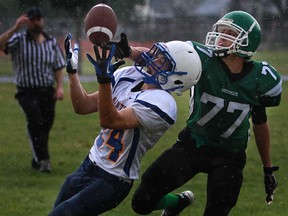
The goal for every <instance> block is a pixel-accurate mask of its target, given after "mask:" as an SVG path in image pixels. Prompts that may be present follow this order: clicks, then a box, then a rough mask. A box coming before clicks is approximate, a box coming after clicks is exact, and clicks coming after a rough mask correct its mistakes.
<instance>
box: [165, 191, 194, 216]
mask: <svg viewBox="0 0 288 216" xmlns="http://www.w3.org/2000/svg"><path fill="white" fill-rule="evenodd" d="M177 196H179V203H178V206H176V207H175V208H170V209H164V210H163V211H162V213H161V216H178V215H179V214H180V212H182V211H183V210H184V209H185V208H187V207H188V206H189V205H191V204H192V203H193V201H194V199H195V197H194V194H193V193H192V192H191V191H188V190H187V191H183V192H182V193H179V194H177Z"/></svg>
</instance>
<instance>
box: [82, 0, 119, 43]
mask: <svg viewBox="0 0 288 216" xmlns="http://www.w3.org/2000/svg"><path fill="white" fill-rule="evenodd" d="M84 29H85V32H86V36H87V38H88V39H89V40H90V42H91V43H93V44H94V45H97V46H100V45H101V43H103V42H109V41H110V40H111V39H112V38H113V36H114V34H115V32H116V30H117V17H116V14H115V12H114V11H113V9H112V8H111V7H110V6H109V5H107V4H104V3H101V4H97V5H95V6H94V7H92V8H91V9H90V10H89V11H88V13H87V15H86V17H85V20H84Z"/></svg>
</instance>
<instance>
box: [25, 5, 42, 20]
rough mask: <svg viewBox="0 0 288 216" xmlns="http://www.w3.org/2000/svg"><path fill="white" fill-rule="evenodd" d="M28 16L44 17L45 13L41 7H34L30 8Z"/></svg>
mask: <svg viewBox="0 0 288 216" xmlns="http://www.w3.org/2000/svg"><path fill="white" fill-rule="evenodd" d="M27 17H28V18H29V19H33V18H35V17H43V13H42V11H41V10H40V9H39V8H37V7H32V8H31V9H29V10H28V12H27Z"/></svg>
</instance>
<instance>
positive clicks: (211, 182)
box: [204, 165, 243, 216]
mask: <svg viewBox="0 0 288 216" xmlns="http://www.w3.org/2000/svg"><path fill="white" fill-rule="evenodd" d="M242 171H243V169H242V167H239V166H235V165H223V166H219V167H217V168H215V169H214V170H213V171H212V172H210V173H208V182H207V203H206V208H205V213H204V215H205V216H214V215H217V216H226V215H228V214H229V212H230V211H231V209H232V208H233V207H234V206H235V205H236V202H237V199H238V196H239V193H240V188H241V185H242V181H243V173H242Z"/></svg>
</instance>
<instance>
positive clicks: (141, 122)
mask: <svg viewBox="0 0 288 216" xmlns="http://www.w3.org/2000/svg"><path fill="white" fill-rule="evenodd" d="M114 48H115V47H113V48H112V49H111V50H110V52H109V55H108V54H107V50H106V48H105V47H104V48H102V55H100V54H99V51H98V47H96V46H94V51H95V56H96V60H94V59H93V58H92V57H91V56H90V55H89V54H87V57H88V59H89V60H90V62H91V63H92V64H93V65H94V68H95V71H96V76H97V81H98V83H99V90H98V91H97V92H94V93H91V94H88V93H87V92H86V91H85V90H84V88H83V87H82V86H81V83H80V81H79V77H78V74H77V67H78V66H77V65H78V45H77V44H75V45H74V49H73V50H72V47H71V35H68V36H67V38H66V40H65V49H66V55H67V57H66V58H67V67H66V70H67V72H68V74H69V83H70V97H71V100H72V104H73V107H74V110H75V112H76V113H78V114H89V113H93V112H99V119H100V125H101V127H102V130H101V131H100V133H99V135H98V136H97V137H96V139H95V141H94V145H93V146H92V148H91V149H90V152H89V154H88V156H87V158H85V160H84V161H83V162H82V164H81V166H80V167H79V168H78V169H77V170H76V171H75V172H74V173H72V174H70V175H69V176H68V177H67V178H66V181H65V182H64V184H63V186H62V188H61V190H60V192H59V194H58V197H57V199H56V202H55V205H54V209H53V210H52V211H51V213H50V214H49V216H60V215H61V216H63V215H69V216H88V215H100V214H101V213H103V212H106V211H108V210H110V209H112V208H115V207H116V206H117V205H118V204H119V203H121V202H122V201H123V200H124V198H125V197H126V196H127V195H128V193H129V191H130V189H131V187H132V185H133V181H134V180H136V179H138V178H139V169H140V160H141V158H142V157H143V155H144V154H145V153H146V152H147V151H148V150H149V149H150V148H152V147H153V145H154V144H155V143H156V142H157V141H158V140H159V139H160V137H161V136H162V135H163V134H164V133H165V132H166V131H167V130H168V129H169V128H170V127H171V126H172V125H173V124H174V123H175V121H176V117H177V107H176V102H175V100H174V99H173V97H172V95H171V94H170V92H177V93H178V94H181V93H182V92H183V91H185V90H187V89H190V88H191V86H192V85H193V84H195V83H196V82H197V81H198V79H199V78H200V72H201V64H200V59H199V57H198V55H196V52H195V50H194V49H193V47H192V46H190V45H188V44H187V43H185V42H181V41H171V42H168V43H155V44H154V45H153V47H152V48H151V49H150V50H148V51H147V52H143V53H142V54H141V58H140V59H141V60H139V61H138V63H136V64H135V66H130V67H123V68H121V69H118V70H116V69H117V68H118V67H119V66H120V65H121V64H123V61H118V62H116V63H114V64H112V63H111V60H112V57H113V56H114V51H115V49H114ZM107 55H108V57H107V58H106V56H107ZM188 59H189V61H187V60H188ZM191 59H193V60H191ZM195 64H197V65H199V66H198V67H191V66H192V65H195ZM115 70H116V72H114V71H115Z"/></svg>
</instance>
